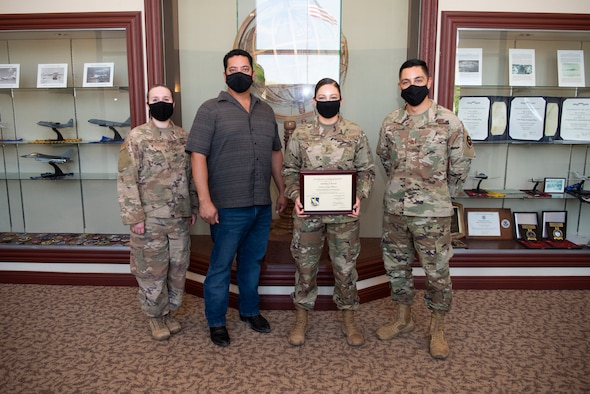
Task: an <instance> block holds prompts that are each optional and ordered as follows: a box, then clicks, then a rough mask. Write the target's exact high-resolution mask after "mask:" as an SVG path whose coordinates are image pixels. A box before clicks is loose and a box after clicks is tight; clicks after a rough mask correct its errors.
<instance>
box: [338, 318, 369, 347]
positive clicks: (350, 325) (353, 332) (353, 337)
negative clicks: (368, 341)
mask: <svg viewBox="0 0 590 394" xmlns="http://www.w3.org/2000/svg"><path fill="white" fill-rule="evenodd" d="M342 321H343V325H342V333H343V334H344V335H346V342H348V344H349V345H350V346H361V345H362V344H364V343H365V337H364V336H363V333H362V332H361V331H360V330H359V329H358V327H357V326H356V324H355V323H354V311H352V310H343V311H342Z"/></svg>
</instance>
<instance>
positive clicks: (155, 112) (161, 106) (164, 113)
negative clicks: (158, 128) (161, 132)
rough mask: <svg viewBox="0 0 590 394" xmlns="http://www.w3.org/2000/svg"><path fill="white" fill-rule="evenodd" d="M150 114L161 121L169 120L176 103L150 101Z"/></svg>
mask: <svg viewBox="0 0 590 394" xmlns="http://www.w3.org/2000/svg"><path fill="white" fill-rule="evenodd" d="M149 107H150V114H151V115H152V117H153V118H154V119H157V120H159V121H161V122H163V121H165V120H168V119H170V118H171V117H172V114H173V113H174V104H172V103H167V102H165V101H158V102H157V103H150V104H149Z"/></svg>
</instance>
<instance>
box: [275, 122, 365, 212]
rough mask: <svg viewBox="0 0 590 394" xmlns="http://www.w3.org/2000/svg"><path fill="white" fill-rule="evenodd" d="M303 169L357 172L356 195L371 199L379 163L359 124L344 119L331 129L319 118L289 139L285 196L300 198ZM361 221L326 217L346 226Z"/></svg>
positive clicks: (284, 168)
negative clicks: (300, 181)
mask: <svg viewBox="0 0 590 394" xmlns="http://www.w3.org/2000/svg"><path fill="white" fill-rule="evenodd" d="M300 170H356V171H357V177H356V195H357V197H359V198H361V199H362V198H367V197H369V194H370V191H371V187H372V186H373V182H374V181H375V164H374V161H373V154H372V153H371V148H370V146H369V141H368V139H367V136H366V135H365V133H364V132H363V130H362V129H361V128H360V126H359V125H357V124H356V123H353V122H350V121H348V120H345V119H344V118H342V117H341V116H339V117H338V122H337V123H336V124H335V125H334V126H331V127H330V128H324V126H322V125H321V124H320V123H319V121H318V120H317V118H316V119H315V120H314V121H313V122H311V123H306V124H302V125H299V126H298V127H297V128H296V129H295V130H294V131H293V135H292V136H291V138H290V139H289V143H288V144H287V149H286V152H285V158H284V161H283V177H284V180H285V195H286V196H287V198H289V199H291V200H293V201H295V199H296V198H297V197H298V196H299V190H300V188H299V171H300ZM354 220H357V219H354V218H351V217H349V216H347V215H326V216H323V221H324V223H345V222H351V221H354Z"/></svg>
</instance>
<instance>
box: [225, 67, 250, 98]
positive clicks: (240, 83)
mask: <svg viewBox="0 0 590 394" xmlns="http://www.w3.org/2000/svg"><path fill="white" fill-rule="evenodd" d="M252 82H253V81H252V76H251V75H248V74H244V73H241V72H237V73H233V74H229V75H227V76H226V77H225V83H226V84H227V86H229V87H230V88H231V89H232V90H233V91H235V92H238V93H244V92H245V91H246V90H248V88H249V87H250V86H251V85H252Z"/></svg>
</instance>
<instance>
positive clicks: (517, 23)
mask: <svg viewBox="0 0 590 394" xmlns="http://www.w3.org/2000/svg"><path fill="white" fill-rule="evenodd" d="M459 28H479V29H541V30H590V15H588V14H551V13H528V12H527V13H525V12H463V11H443V12H442V13H441V29H440V64H439V67H440V68H439V70H440V71H439V75H438V84H437V86H438V100H437V101H438V103H439V104H440V105H442V106H444V107H447V108H453V95H454V87H455V53H456V52H457V29H459Z"/></svg>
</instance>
